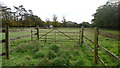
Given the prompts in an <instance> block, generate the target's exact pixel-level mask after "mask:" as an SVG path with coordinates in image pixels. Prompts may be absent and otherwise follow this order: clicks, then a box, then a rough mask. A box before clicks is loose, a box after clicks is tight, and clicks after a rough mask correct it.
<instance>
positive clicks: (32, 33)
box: [31, 29, 33, 41]
mask: <svg viewBox="0 0 120 68" xmlns="http://www.w3.org/2000/svg"><path fill="white" fill-rule="evenodd" d="M32 32H33V31H32V29H31V41H33V36H32V34H33V33H32Z"/></svg>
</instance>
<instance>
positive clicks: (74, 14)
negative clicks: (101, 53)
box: [0, 0, 108, 23]
mask: <svg viewBox="0 0 120 68" xmlns="http://www.w3.org/2000/svg"><path fill="white" fill-rule="evenodd" d="M107 1H108V0H0V2H4V4H5V5H7V6H10V7H12V6H19V5H24V7H25V8H26V9H31V10H33V13H34V14H35V15H38V16H39V17H40V18H41V19H42V20H45V19H46V18H50V19H51V20H52V16H53V14H56V15H57V16H58V19H59V21H61V19H62V16H66V19H67V20H71V21H75V22H77V23H81V22H82V21H91V19H92V16H91V15H92V14H93V13H95V11H96V9H97V7H99V6H100V5H103V4H105V3H106V2H107Z"/></svg>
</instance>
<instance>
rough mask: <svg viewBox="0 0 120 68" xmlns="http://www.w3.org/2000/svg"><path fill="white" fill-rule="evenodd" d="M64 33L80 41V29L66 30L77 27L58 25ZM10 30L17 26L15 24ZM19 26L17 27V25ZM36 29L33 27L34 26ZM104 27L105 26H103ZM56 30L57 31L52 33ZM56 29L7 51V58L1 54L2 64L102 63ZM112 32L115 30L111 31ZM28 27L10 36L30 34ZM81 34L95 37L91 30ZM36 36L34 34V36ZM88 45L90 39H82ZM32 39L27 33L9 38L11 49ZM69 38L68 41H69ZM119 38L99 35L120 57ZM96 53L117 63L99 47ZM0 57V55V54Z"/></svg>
mask: <svg viewBox="0 0 120 68" xmlns="http://www.w3.org/2000/svg"><path fill="white" fill-rule="evenodd" d="M58 29H59V30H60V31H62V32H66V33H65V34H66V35H68V36H70V37H71V38H72V39H74V41H76V42H79V33H67V32H79V30H80V28H58ZM10 30H16V29H14V28H12V29H10ZM18 30H19V29H18ZM50 30H52V29H40V36H41V35H44V34H45V33H46V32H49V31H50ZM34 31H36V30H34ZM106 31H107V30H106ZM108 31H110V30H108ZM55 32H56V33H55ZM58 32H59V31H57V30H54V31H52V32H51V33H49V34H48V36H47V38H49V39H47V41H46V42H45V41H44V40H45V37H42V38H43V39H42V38H40V40H41V41H34V42H33V43H32V44H30V45H28V46H25V47H23V48H21V49H19V50H17V51H14V52H11V53H10V59H9V60H8V59H6V57H5V56H3V57H2V65H3V66H103V65H102V64H101V63H100V62H99V63H98V64H94V62H93V56H94V55H93V54H92V53H90V51H89V50H88V49H87V47H86V46H84V45H80V44H77V43H76V42H74V41H73V40H68V39H69V38H68V37H67V36H65V35H64V34H62V33H58ZM113 32H114V31H113ZM29 34H31V33H30V30H26V31H22V32H10V38H15V37H19V36H24V35H29ZM84 35H85V36H87V37H88V38H90V39H91V40H93V39H94V36H93V35H94V34H93V32H92V31H89V30H85V31H84ZM4 38H5V37H4V34H3V33H2V38H0V39H4ZM36 38H37V37H36V36H34V40H35V39H36ZM84 40H85V41H86V42H87V43H88V44H89V45H90V47H91V48H92V49H93V48H94V45H92V44H91V43H90V42H89V41H87V40H86V39H84ZM30 41H31V38H30V37H27V38H23V39H18V40H15V41H10V49H13V48H15V47H17V46H20V45H22V44H26V43H29V42H30ZM69 41H71V42H69ZM119 42H120V41H115V40H114V39H111V38H107V37H103V36H99V44H100V45H101V46H103V47H105V48H106V49H108V50H109V51H110V52H112V53H113V54H115V55H117V56H118V57H120V55H119V54H118V43H119ZM2 52H5V48H4V43H3V44H2ZM99 55H100V56H101V58H102V59H103V61H104V62H105V63H106V64H107V65H108V66H117V65H118V63H117V62H115V61H114V60H112V59H111V58H110V57H109V56H108V55H106V54H105V53H104V52H102V51H101V50H99ZM0 57H1V56H0Z"/></svg>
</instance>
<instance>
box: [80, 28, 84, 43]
mask: <svg viewBox="0 0 120 68" xmlns="http://www.w3.org/2000/svg"><path fill="white" fill-rule="evenodd" d="M83 33H84V27H83V26H82V27H81V36H80V45H82V44H83Z"/></svg>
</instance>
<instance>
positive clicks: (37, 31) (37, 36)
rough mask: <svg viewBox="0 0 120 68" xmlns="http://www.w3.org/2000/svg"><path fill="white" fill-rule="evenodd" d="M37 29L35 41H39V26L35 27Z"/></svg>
mask: <svg viewBox="0 0 120 68" xmlns="http://www.w3.org/2000/svg"><path fill="white" fill-rule="evenodd" d="M36 29H37V39H38V40H39V26H36Z"/></svg>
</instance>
